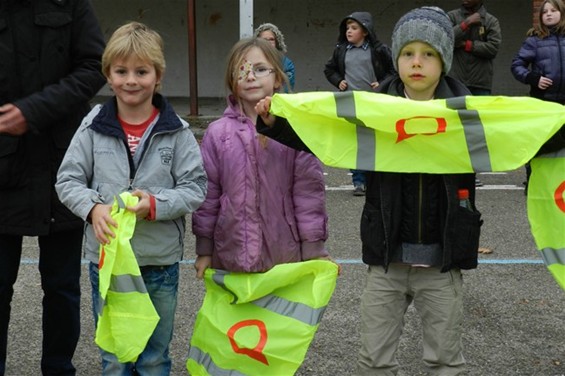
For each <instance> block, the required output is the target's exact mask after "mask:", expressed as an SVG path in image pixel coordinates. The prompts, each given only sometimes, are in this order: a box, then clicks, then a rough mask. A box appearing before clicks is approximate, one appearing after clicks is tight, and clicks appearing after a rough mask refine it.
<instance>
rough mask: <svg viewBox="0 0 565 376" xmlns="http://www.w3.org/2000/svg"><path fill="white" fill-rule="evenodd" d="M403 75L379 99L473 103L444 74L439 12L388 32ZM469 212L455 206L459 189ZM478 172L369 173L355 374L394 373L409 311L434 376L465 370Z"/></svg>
mask: <svg viewBox="0 0 565 376" xmlns="http://www.w3.org/2000/svg"><path fill="white" fill-rule="evenodd" d="M392 57H393V63H394V67H395V68H396V70H397V71H398V77H394V78H391V79H389V80H386V81H385V82H383V83H381V85H380V87H379V90H378V91H379V92H381V93H385V94H390V95H395V96H401V97H405V98H409V99H413V100H430V99H434V98H435V99H444V98H451V97H458V96H464V95H469V94H470V92H469V91H468V89H467V88H466V87H465V86H464V85H463V84H462V83H460V82H459V81H456V80H455V79H452V78H450V77H447V76H446V73H447V72H449V69H450V67H451V61H452V58H453V28H452V26H451V22H450V21H449V18H448V17H447V15H446V13H445V12H444V11H443V10H441V9H440V8H437V7H422V8H417V9H414V10H412V11H410V12H408V13H406V14H405V15H404V16H402V17H401V18H400V19H399V21H398V22H397V24H396V26H395V27H394V30H393V34H392ZM461 189H464V190H467V191H468V192H469V197H470V201H471V205H470V207H469V208H468V209H463V210H461V209H462V208H460V207H457V192H458V190H461ZM474 202H475V176H474V174H445V175H440V174H423V173H410V174H409V173H402V174H397V173H388V172H369V173H367V195H366V202H365V207H364V209H363V216H362V219H361V240H362V242H363V261H364V262H365V263H367V264H369V271H368V274H367V284H366V287H365V290H364V292H363V294H362V297H361V349H360V351H359V360H358V365H357V374H358V375H395V374H397V372H398V371H399V368H400V367H399V364H398V361H397V359H396V350H397V349H398V345H399V340H400V335H401V333H402V329H403V326H404V314H405V313H406V311H407V309H408V306H409V305H410V304H411V303H413V304H414V307H415V308H416V311H417V312H418V314H419V316H420V318H421V320H422V327H423V331H422V333H423V340H422V343H423V347H424V349H423V358H424V359H423V360H424V364H425V365H426V366H427V367H428V368H429V369H430V371H431V373H430V374H431V375H442V376H446V375H448V376H449V375H459V374H461V373H463V372H464V365H465V359H464V357H463V351H462V342H461V334H462V333H461V331H462V322H463V291H462V289H463V279H462V275H461V269H473V268H476V267H477V249H478V244H479V234H480V225H481V223H482V221H481V220H480V213H479V212H478V211H477V210H476V208H475V204H474Z"/></svg>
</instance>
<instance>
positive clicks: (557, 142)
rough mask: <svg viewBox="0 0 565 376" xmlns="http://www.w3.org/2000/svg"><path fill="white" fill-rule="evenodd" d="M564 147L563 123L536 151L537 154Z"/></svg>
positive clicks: (564, 129) (564, 131)
mask: <svg viewBox="0 0 565 376" xmlns="http://www.w3.org/2000/svg"><path fill="white" fill-rule="evenodd" d="M563 148H565V125H563V126H561V129H560V130H558V131H557V133H555V134H554V135H553V136H552V137H551V138H550V139H549V140H548V141H547V142H546V143H545V144H543V146H542V147H541V148H540V150H539V151H538V153H537V155H540V154H547V153H553V152H555V151H558V150H561V149H563Z"/></svg>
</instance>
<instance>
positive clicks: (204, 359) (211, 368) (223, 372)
mask: <svg viewBox="0 0 565 376" xmlns="http://www.w3.org/2000/svg"><path fill="white" fill-rule="evenodd" d="M188 358H189V359H192V360H194V361H195V362H196V363H198V364H200V365H201V366H202V367H204V368H205V369H206V371H208V373H209V374H210V375H214V376H245V374H243V373H240V372H238V371H235V370H228V369H223V368H220V367H218V366H217V365H216V364H215V363H214V361H213V360H212V358H211V357H210V354H207V353H205V352H204V351H202V350H200V349H199V348H198V347H195V346H190V349H189V350H188Z"/></svg>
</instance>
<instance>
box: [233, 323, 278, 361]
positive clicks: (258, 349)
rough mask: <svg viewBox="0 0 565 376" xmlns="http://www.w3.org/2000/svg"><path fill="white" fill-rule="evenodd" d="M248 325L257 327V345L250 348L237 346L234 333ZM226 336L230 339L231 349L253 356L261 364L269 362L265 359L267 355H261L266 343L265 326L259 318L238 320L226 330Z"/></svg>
mask: <svg viewBox="0 0 565 376" xmlns="http://www.w3.org/2000/svg"><path fill="white" fill-rule="evenodd" d="M248 326H256V327H257V329H258V330H259V342H258V343H257V346H255V347H254V348H252V349H247V348H241V347H239V345H238V344H237V343H236V342H235V339H234V337H235V333H236V332H237V331H238V330H240V329H241V328H244V327H248ZM228 338H229V339H230V344H231V347H232V349H233V351H235V352H236V353H238V354H244V355H247V356H248V357H250V358H253V359H255V360H257V361H259V362H261V363H263V364H266V365H269V362H268V361H267V357H266V356H265V355H263V349H264V348H265V344H266V343H267V327H266V326H265V323H264V322H263V321H260V320H243V321H240V322H238V323H236V324H234V325H233V326H232V327H231V328H230V329H229V330H228Z"/></svg>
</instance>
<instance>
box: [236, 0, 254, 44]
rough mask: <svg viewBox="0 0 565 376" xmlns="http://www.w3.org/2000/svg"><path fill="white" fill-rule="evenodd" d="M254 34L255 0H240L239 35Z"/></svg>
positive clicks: (242, 36) (248, 35) (247, 35)
mask: <svg viewBox="0 0 565 376" xmlns="http://www.w3.org/2000/svg"><path fill="white" fill-rule="evenodd" d="M252 35H253V0H239V37H240V38H247V37H250V36H252Z"/></svg>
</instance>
